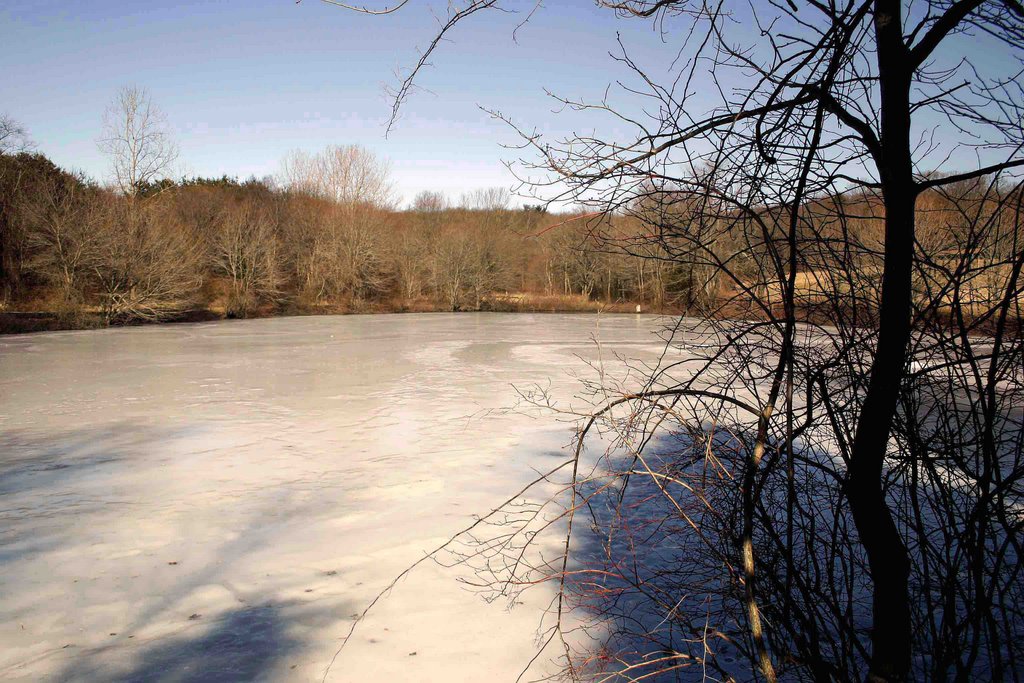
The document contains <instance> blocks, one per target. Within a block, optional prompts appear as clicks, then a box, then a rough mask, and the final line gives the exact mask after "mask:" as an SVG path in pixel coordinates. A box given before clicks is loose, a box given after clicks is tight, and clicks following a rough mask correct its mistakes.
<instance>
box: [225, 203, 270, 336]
mask: <svg viewBox="0 0 1024 683" xmlns="http://www.w3.org/2000/svg"><path fill="white" fill-rule="evenodd" d="M208 248H209V253H210V258H211V259H212V264H213V270H214V272H215V273H216V274H218V275H221V276H223V277H226V278H227V279H228V282H229V287H230V289H229V294H228V303H227V313H228V315H229V316H232V317H239V318H245V317H248V316H249V315H250V314H251V313H252V311H253V310H254V309H255V308H256V307H257V306H259V305H260V304H262V303H265V302H267V301H273V300H274V299H275V298H276V297H277V296H278V295H279V294H280V285H281V280H282V278H281V266H280V248H279V246H278V239H277V234H276V226H275V222H274V219H273V216H271V215H270V214H269V212H268V210H267V208H266V207H264V206H260V205H259V204H257V203H256V202H255V201H253V200H245V201H243V202H241V203H240V204H238V205H236V206H231V207H228V208H226V209H225V210H224V213H223V215H222V216H221V217H220V220H219V224H218V226H217V227H216V229H215V231H214V233H213V235H212V237H211V239H210V244H209V247H208Z"/></svg>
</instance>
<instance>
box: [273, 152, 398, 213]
mask: <svg viewBox="0 0 1024 683" xmlns="http://www.w3.org/2000/svg"><path fill="white" fill-rule="evenodd" d="M280 177H281V181H282V183H283V184H284V185H285V186H286V187H289V188H291V189H292V190H294V191H297V192H303V193H305V194H309V195H312V196H315V197H321V198H323V199H329V200H331V201H334V202H337V203H339V204H368V205H371V206H375V207H378V208H387V207H391V206H392V205H393V204H394V188H393V186H392V184H391V179H390V169H389V167H388V164H387V163H386V162H385V161H382V160H381V159H379V158H377V156H375V155H374V154H373V153H372V152H370V151H369V150H367V149H366V148H364V147H360V146H359V145H334V146H330V147H327V148H326V149H324V150H323V151H321V152H320V153H318V154H313V155H310V154H307V153H306V152H302V151H299V150H296V151H294V152H291V153H290V154H289V155H288V156H286V157H285V159H284V161H283V162H282V168H281V174H280Z"/></svg>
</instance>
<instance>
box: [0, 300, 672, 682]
mask: <svg viewBox="0 0 1024 683" xmlns="http://www.w3.org/2000/svg"><path fill="white" fill-rule="evenodd" d="M658 326H659V320H658V319H657V318H654V317H649V316H612V317H608V316H605V317H600V318H598V317H597V316H591V315H523V314H509V315H502V314H458V315H449V314H424V315H390V316H345V317H314V318H278V319H271V320H256V321H237V322H221V323H208V324H198V325H171V326H154V327H140V328H132V329H111V330H103V331H84V332H61V333H46V334H36V335H22V336H12V337H0V680H5V681H39V680H54V681H249V680H271V681H281V680H294V681H314V680H316V681H319V680H321V679H322V678H323V675H324V670H325V667H326V666H327V663H328V662H329V661H330V660H331V657H332V656H333V655H334V653H335V651H336V650H337V647H338V644H339V642H340V639H341V638H342V637H343V636H344V635H345V633H347V632H348V629H349V627H350V625H351V623H352V618H353V616H354V615H355V614H357V613H358V612H361V611H362V609H363V608H364V607H365V606H366V604H367V603H368V602H369V601H370V600H372V599H373V597H374V596H375V595H376V594H377V592H378V591H379V590H381V589H382V588H383V587H384V586H386V585H387V584H388V583H389V582H390V580H391V579H392V578H393V577H394V576H395V575H397V574H398V573H399V572H400V571H401V570H402V569H404V568H405V567H406V566H407V565H409V564H410V563H412V562H414V561H415V560H417V559H418V558H420V557H422V556H423V554H424V552H426V551H428V550H429V549H432V548H433V547H435V546H437V545H438V544H439V543H441V542H443V541H444V540H445V539H446V538H447V537H448V536H449V535H450V534H452V533H453V532H455V531H457V530H459V529H461V528H463V527H464V526H466V524H467V522H469V521H471V519H472V516H473V515H474V514H478V513H485V512H487V511H489V510H490V509H491V508H492V507H494V506H495V505H496V504H498V503H500V502H501V501H502V500H504V499H505V498H506V497H507V496H508V495H509V494H510V493H512V492H514V491H515V490H516V488H517V487H518V486H520V485H521V484H522V483H523V482H525V481H527V480H528V479H529V478H532V477H531V475H532V474H533V470H534V469H535V468H536V469H540V468H543V467H545V466H547V465H548V464H549V463H552V462H554V460H553V458H554V457H555V455H556V454H559V450H560V448H561V447H562V446H563V445H564V444H566V443H567V442H568V441H569V439H570V436H571V435H570V430H569V426H568V425H566V424H560V423H558V422H557V421H554V420H551V419H535V418H530V417H528V416H526V415H524V414H522V413H521V412H511V413H510V412H506V411H502V410H501V409H503V408H507V407H509V406H512V405H513V404H514V403H515V399H516V394H515V392H514V390H513V388H512V387H513V385H518V386H527V385H531V384H534V383H546V382H548V380H550V381H551V387H552V393H553V394H554V395H555V396H556V397H561V398H569V397H571V395H572V394H573V392H574V391H575V390H576V389H577V384H576V380H574V379H573V378H572V377H571V376H570V375H569V373H570V372H571V371H573V370H576V371H578V372H581V373H587V372H588V371H589V370H588V368H587V367H586V365H585V364H584V363H583V362H582V361H581V360H580V359H579V358H577V357H576V355H577V354H579V355H582V356H584V357H588V358H595V357H596V356H597V353H598V351H597V348H596V346H595V344H594V343H593V341H592V339H591V337H592V336H597V337H598V338H599V339H600V340H601V342H602V345H603V349H602V351H601V353H602V355H605V356H610V354H612V353H613V352H618V353H621V354H624V355H626V356H629V357H632V358H643V359H653V358H655V357H656V356H657V354H658V353H659V352H660V351H661V350H662V344H661V342H660V340H659V339H658V338H657V337H656V336H654V334H653V332H654V331H655V330H657V328H658ZM457 574H458V570H445V569H443V568H441V567H439V566H437V565H435V564H432V563H424V564H423V565H421V566H420V567H419V568H418V569H417V570H416V571H415V572H414V573H413V574H412V575H410V576H409V577H408V578H407V579H406V580H404V581H402V582H401V583H399V584H398V586H397V587H396V588H395V590H394V591H393V592H392V593H391V594H390V595H389V596H388V597H387V599H386V600H384V601H383V602H382V603H380V604H379V605H378V606H377V607H376V608H375V609H374V611H372V612H371V613H370V615H369V616H368V617H367V618H366V619H365V620H364V621H363V622H362V623H361V624H360V626H359V629H358V630H357V631H356V634H355V635H354V636H353V639H352V641H351V642H350V643H349V645H348V646H347V647H346V649H345V650H344V652H343V653H342V654H341V655H340V656H339V657H338V660H337V662H336V663H335V664H334V666H333V668H332V669H331V671H330V675H329V676H328V678H327V680H329V681H484V680H486V681H495V682H500V681H513V680H515V678H516V676H517V675H518V674H519V672H520V671H521V669H522V667H523V666H524V665H525V664H526V662H527V661H528V660H529V659H530V657H531V655H532V654H533V653H534V651H535V645H536V643H535V638H536V632H537V626H538V623H539V620H540V616H541V613H542V610H543V607H544V606H545V605H546V604H547V602H548V600H549V599H550V597H551V594H550V592H546V591H547V590H548V589H547V588H546V587H540V588H537V589H534V590H531V591H528V592H527V593H526V594H525V596H524V602H523V603H522V604H519V605H517V606H516V607H515V608H514V609H511V610H509V609H508V605H507V604H506V603H503V602H501V601H498V602H494V603H490V604H488V603H486V602H484V601H483V600H482V599H481V598H480V597H479V596H478V595H475V594H473V593H470V592H468V591H466V590H464V589H463V588H462V587H461V585H460V584H459V583H458V582H457V581H456V580H455V579H456V576H457Z"/></svg>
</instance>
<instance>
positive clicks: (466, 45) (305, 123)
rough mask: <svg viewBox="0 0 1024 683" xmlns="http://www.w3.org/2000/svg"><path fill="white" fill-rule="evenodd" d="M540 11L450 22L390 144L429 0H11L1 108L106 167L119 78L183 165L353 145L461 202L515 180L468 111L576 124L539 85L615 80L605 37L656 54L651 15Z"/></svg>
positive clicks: (81, 163)
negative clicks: (348, 7)
mask: <svg viewBox="0 0 1024 683" xmlns="http://www.w3.org/2000/svg"><path fill="white" fill-rule="evenodd" d="M428 4H430V5H433V7H434V8H435V9H436V10H438V11H443V10H444V3H428ZM548 5H549V6H548V7H545V8H544V9H543V10H542V11H541V12H538V13H537V14H536V15H535V17H534V19H533V20H532V21H531V22H530V24H529V25H528V26H527V27H525V28H524V29H523V30H521V31H520V32H519V33H518V34H517V36H516V38H517V41H518V42H516V41H514V40H513V35H512V34H513V30H514V29H515V27H516V25H517V24H518V23H519V22H520V21H521V20H522V19H523V18H524V15H523V14H519V15H511V14H498V13H492V14H491V15H490V16H489V17H487V18H485V19H483V20H477V21H472V22H466V23H465V24H464V25H462V26H460V27H459V28H458V30H457V31H456V32H455V33H454V34H453V35H452V38H453V41H452V42H450V43H448V44H445V45H443V47H442V49H441V50H440V51H439V52H438V53H436V54H437V56H436V58H434V59H433V60H432V61H433V67H432V68H431V69H429V70H428V71H427V72H425V73H424V74H423V78H422V79H421V81H420V82H421V85H422V86H424V87H426V88H429V90H430V92H420V93H417V94H415V95H414V96H413V97H412V98H411V99H410V100H409V103H408V106H407V107H406V109H405V110H404V114H403V117H402V119H401V121H400V122H399V124H398V126H397V127H396V128H395V130H394V131H393V132H392V133H391V135H390V136H389V137H387V138H385V136H384V131H385V123H386V119H387V116H388V115H389V112H390V101H389V100H388V96H387V95H386V93H385V91H384V88H385V86H389V85H390V86H393V85H395V84H397V82H398V80H397V78H396V76H395V70H396V69H397V68H399V67H405V66H409V65H411V64H413V63H414V62H415V60H416V58H417V52H416V49H417V47H421V46H423V45H425V44H426V43H427V41H428V40H429V39H430V37H431V36H432V33H433V31H434V29H435V27H436V23H435V20H434V18H433V17H432V16H431V14H430V13H429V12H428V11H427V6H426V4H425V3H422V2H420V3H416V2H413V3H412V4H411V6H410V7H408V8H406V9H405V10H403V11H402V12H400V13H397V14H394V15H391V16H388V17H367V16H363V15H358V14H355V13H352V12H348V11H345V10H342V9H340V8H336V7H331V6H329V5H326V4H323V3H321V2H318V1H317V0H303V1H302V2H301V3H299V4H296V3H295V2H294V1H293V0H248V1H246V2H241V1H239V0H235V1H226V0H202V1H191V2H170V1H167V0H147V2H138V1H137V0H131V1H127V0H107V1H97V0H90V1H88V2H67V1H66V0H59V1H58V0H5V2H4V3H3V6H2V7H0V45H3V48H0V70H2V72H3V73H4V78H3V79H0V111H2V112H5V113H7V114H9V115H10V116H12V117H14V118H15V119H16V120H18V121H19V122H21V123H22V124H24V125H25V126H26V127H27V128H28V130H29V133H30V134H31V136H32V138H33V139H34V140H35V141H36V143H37V145H38V148H39V149H40V150H41V151H43V152H45V153H46V154H47V155H49V156H50V157H51V158H53V159H54V160H55V161H56V162H57V163H59V164H61V165H63V166H66V167H69V168H76V169H81V170H84V171H85V172H87V173H89V174H90V175H92V176H94V177H97V178H102V177H104V175H105V174H106V161H105V159H104V158H103V157H102V156H101V155H100V153H99V152H98V150H97V148H96V138H97V137H98V135H99V133H100V126H101V119H102V114H103V110H104V108H105V107H106V105H107V103H108V102H109V101H110V100H111V98H112V97H113V96H114V94H115V93H116V91H117V90H118V88H119V87H121V86H122V85H127V84H135V85H140V86H143V87H145V88H147V89H148V90H149V92H150V93H151V96H152V98H153V100H154V102H155V103H156V104H157V105H158V106H159V107H160V108H161V109H163V110H164V112H165V113H166V114H167V117H168V119H169V121H170V123H171V125H172V127H173V129H174V131H175V133H176V138H177V141H178V143H179V145H180V147H181V166H182V168H181V169H180V171H182V172H187V173H189V174H200V175H220V174H224V173H226V174H228V175H237V176H241V177H246V176H249V175H251V174H254V175H257V176H262V175H264V174H269V173H274V172H275V171H276V170H277V169H278V166H279V162H280V159H281V157H282V156H283V155H284V154H285V153H286V152H287V151H288V150H291V149H295V148H301V149H306V150H309V151H313V150H316V149H319V148H322V147H323V146H325V145H328V144H361V145H364V146H366V147H368V148H370V149H372V150H374V151H375V152H376V153H378V154H380V155H382V156H384V157H387V158H388V159H390V160H391V162H392V169H393V175H394V178H395V181H396V185H397V186H398V188H399V192H400V194H401V195H402V196H403V197H404V198H405V199H409V198H411V197H412V196H413V195H414V194H415V193H416V192H418V191H419V190H422V189H436V190H442V191H444V192H446V193H448V194H449V195H451V196H452V197H453V198H457V197H458V195H459V193H460V192H462V191H464V190H471V189H474V188H477V187H487V186H493V185H503V186H509V185H511V184H512V182H513V180H512V178H511V176H510V175H509V174H508V172H507V170H506V169H505V168H504V167H503V166H502V164H501V160H502V159H510V158H513V157H514V156H515V153H513V152H509V151H508V150H504V149H502V148H501V146H500V145H501V144H502V143H512V142H515V137H514V135H512V134H511V132H510V131H509V130H508V129H507V128H506V127H505V126H504V124H501V123H499V122H496V121H494V120H492V119H490V118H489V117H488V116H487V115H486V114H485V113H484V112H482V111H480V110H479V109H478V105H483V106H486V107H489V108H496V109H499V110H501V111H502V112H504V113H507V114H509V115H511V116H513V117H515V118H516V119H518V120H520V121H523V122H524V123H525V124H528V125H530V126H532V125H534V124H538V125H539V124H544V125H542V126H541V129H542V130H544V131H545V132H547V133H558V132H564V131H559V130H557V128H552V125H554V126H557V125H559V122H560V121H562V120H564V121H565V125H569V120H568V119H570V118H571V122H572V124H573V125H574V126H579V125H580V124H581V119H580V117H579V116H576V115H574V116H572V117H561V118H559V117H552V116H551V115H550V114H549V110H550V109H551V108H552V106H553V103H552V102H551V101H550V100H549V99H548V98H547V97H546V95H545V94H544V92H543V88H544V87H547V88H550V89H553V90H555V91H557V92H559V93H560V94H565V95H569V96H581V97H584V96H585V97H588V98H594V97H599V96H600V95H601V93H602V92H603V91H604V88H605V86H606V85H607V84H608V83H609V81H611V80H613V79H614V78H615V77H616V75H621V69H620V68H619V67H616V66H615V64H614V62H613V61H612V60H611V59H610V58H609V57H608V55H607V50H608V47H609V45H613V44H614V40H615V35H616V32H621V33H622V35H623V38H624V40H626V41H627V43H631V44H632V45H633V46H634V47H635V48H637V49H638V51H639V52H640V53H641V54H643V53H644V52H645V50H647V49H648V47H645V46H656V47H657V48H662V47H663V46H662V45H660V43H659V39H658V37H657V35H656V34H654V33H653V32H652V30H651V27H650V25H649V24H647V23H645V22H638V21H626V20H622V19H616V18H615V17H614V16H613V15H612V14H611V13H610V12H608V11H606V10H599V9H598V8H596V7H594V5H593V3H592V2H590V1H589V0H558V2H549V3H548ZM513 6H515V4H513ZM531 6H532V2H531V1H530V0H524V1H523V2H521V3H519V7H520V8H521V9H522V10H523V11H528V10H529V9H530V7H531ZM582 122H583V123H587V120H586V119H582ZM575 129H576V130H579V129H578V128H575ZM610 132H614V130H611V131H610Z"/></svg>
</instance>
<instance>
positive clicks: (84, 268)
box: [24, 178, 101, 309]
mask: <svg viewBox="0 0 1024 683" xmlns="http://www.w3.org/2000/svg"><path fill="white" fill-rule="evenodd" d="M24 211H25V214H26V216H25V218H26V220H27V223H28V225H27V232H28V234H27V243H28V249H29V253H30V254H31V256H30V258H29V263H28V264H27V265H28V268H29V269H30V270H31V271H32V272H34V273H36V274H39V275H41V276H42V277H43V278H44V279H45V281H46V282H48V283H49V284H50V285H52V286H53V287H55V288H56V290H57V292H58V293H59V296H60V300H61V305H62V308H64V309H70V308H75V307H77V306H78V305H79V304H80V303H81V302H82V299H83V298H84V295H85V293H86V291H87V290H88V285H89V283H90V280H91V278H92V275H93V271H94V268H95V267H96V265H97V259H98V257H99V254H98V251H97V250H98V247H99V244H100V241H99V239H98V235H97V230H96V221H97V217H98V214H99V212H100V211H101V207H100V205H99V203H98V202H97V201H96V198H95V197H90V196H89V193H88V190H87V188H86V187H85V186H84V184H83V183H82V182H81V181H80V180H79V179H75V178H49V179H47V180H46V181H45V182H44V183H42V184H41V185H40V186H38V187H37V188H36V192H35V193H34V194H33V196H32V197H31V198H28V199H27V201H26V205H25V207H24Z"/></svg>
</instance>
